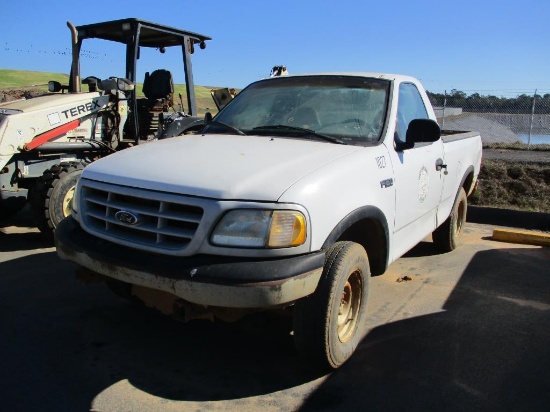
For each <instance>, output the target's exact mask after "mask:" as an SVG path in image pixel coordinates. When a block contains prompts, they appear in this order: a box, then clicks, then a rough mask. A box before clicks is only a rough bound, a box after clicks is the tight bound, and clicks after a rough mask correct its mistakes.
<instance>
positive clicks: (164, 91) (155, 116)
mask: <svg viewBox="0 0 550 412" xmlns="http://www.w3.org/2000/svg"><path fill="white" fill-rule="evenodd" d="M142 91H143V94H144V95H145V99H138V101H137V105H138V116H139V130H140V138H141V139H150V138H152V137H154V136H155V135H156V133H157V131H158V127H159V115H160V113H162V112H168V111H169V110H170V109H173V107H174V81H173V79H172V73H170V72H169V71H168V70H164V69H159V70H155V71H154V72H152V73H149V72H147V73H145V80H144V81H143V88H142Z"/></svg>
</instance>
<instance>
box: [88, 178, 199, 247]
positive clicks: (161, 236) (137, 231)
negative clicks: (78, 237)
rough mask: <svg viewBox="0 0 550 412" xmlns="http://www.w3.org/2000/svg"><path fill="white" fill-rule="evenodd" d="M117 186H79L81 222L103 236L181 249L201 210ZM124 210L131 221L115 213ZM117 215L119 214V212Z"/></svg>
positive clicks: (187, 240)
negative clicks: (130, 217)
mask: <svg viewBox="0 0 550 412" xmlns="http://www.w3.org/2000/svg"><path fill="white" fill-rule="evenodd" d="M124 192H128V189H126V190H124V189H122V188H120V187H118V186H112V187H111V186H110V187H108V188H105V187H102V188H97V187H90V186H86V185H85V184H83V185H82V190H81V192H80V195H81V199H80V200H81V203H80V204H81V205H82V218H83V221H84V222H83V223H84V224H85V226H86V227H88V229H90V230H92V231H94V232H98V233H101V235H102V237H104V238H105V237H107V238H113V239H118V240H122V241H124V243H127V244H128V243H131V244H140V245H143V246H146V247H147V249H153V250H155V249H160V250H172V251H176V250H180V251H181V250H184V249H185V248H186V247H187V246H188V245H189V243H190V242H191V240H192V239H193V236H194V235H195V232H196V231H197V228H198V226H199V223H200V221H201V218H202V216H203V213H204V211H203V209H202V208H201V207H198V206H195V205H190V204H186V203H185V202H184V201H183V200H182V202H181V203H180V202H179V201H175V200H173V199H170V200H166V199H162V197H163V196H161V195H160V194H158V193H156V192H147V191H142V192H141V193H140V194H139V195H133V194H128V193H124ZM117 212H121V213H122V212H127V213H126V215H128V214H130V215H131V216H132V217H135V218H136V220H137V221H136V222H132V223H133V224H129V223H124V222H123V221H122V220H123V219H122V220H119V219H117V217H116V216H115V215H116V213H117ZM119 215H120V214H119Z"/></svg>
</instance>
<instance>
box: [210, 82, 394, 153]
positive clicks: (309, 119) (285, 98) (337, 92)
mask: <svg viewBox="0 0 550 412" xmlns="http://www.w3.org/2000/svg"><path fill="white" fill-rule="evenodd" d="M389 87H390V82H389V81H387V80H381V79H374V78H367V77H359V76H357V77H356V76H339V75H315V76H296V77H279V78H275V79H267V80H262V81H259V82H256V83H253V84H251V85H250V86H248V87H247V88H245V89H244V90H243V91H242V92H241V93H239V94H238V95H237V96H236V97H235V99H234V100H233V101H232V102H231V103H230V104H229V105H228V106H226V107H225V108H224V109H223V110H222V111H221V112H220V113H219V114H218V115H217V116H216V117H215V118H214V120H215V122H213V124H212V127H209V128H207V130H206V132H214V133H216V132H217V133H228V132H229V133H231V132H230V131H228V130H229V129H228V128H227V127H220V124H223V125H225V126H231V127H232V128H234V129H237V130H238V131H239V132H242V133H243V134H247V135H248V134H252V135H259V134H260V135H274V136H291V137H303V138H324V139H323V140H325V141H333V142H337V143H346V144H363V143H369V142H375V141H378V140H379V139H380V136H381V133H382V130H383V126H384V118H385V113H386V108H387V104H388V94H389V93H388V91H389Z"/></svg>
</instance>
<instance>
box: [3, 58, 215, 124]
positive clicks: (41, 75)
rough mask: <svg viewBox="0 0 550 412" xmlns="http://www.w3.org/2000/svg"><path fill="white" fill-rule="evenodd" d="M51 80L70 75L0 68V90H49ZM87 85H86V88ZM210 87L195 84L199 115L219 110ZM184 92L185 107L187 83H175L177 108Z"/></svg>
mask: <svg viewBox="0 0 550 412" xmlns="http://www.w3.org/2000/svg"><path fill="white" fill-rule="evenodd" d="M50 80H55V81H58V82H60V83H61V84H68V83H69V75H68V74H62V73H49V72H34V71H25V70H9V69H0V92H1V91H2V90H5V89H24V90H29V89H36V90H40V91H42V92H47V91H48V82H49V81H50ZM142 87H143V84H142V83H138V84H137V85H136V90H137V94H138V96H140V95H141V96H143V94H142V92H141V89H142ZM85 88H86V86H85V85H84V90H86V89H85ZM210 90H211V88H210V87H204V86H195V98H196V101H197V110H198V112H199V115H204V113H206V112H207V111H210V112H211V113H212V114H215V113H216V112H217V109H216V105H215V104H214V101H213V100H212V97H211V95H210ZM180 93H181V94H182V99H183V102H184V108H186V107H187V101H186V98H187V95H186V93H185V85H183V84H175V85H174V104H175V106H176V108H177V109H179V107H180V105H179V103H180V100H179V94H180Z"/></svg>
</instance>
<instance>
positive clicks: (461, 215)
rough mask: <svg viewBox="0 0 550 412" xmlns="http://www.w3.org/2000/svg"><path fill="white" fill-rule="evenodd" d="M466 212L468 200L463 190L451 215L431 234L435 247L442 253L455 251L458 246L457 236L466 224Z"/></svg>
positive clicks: (462, 189)
mask: <svg viewBox="0 0 550 412" xmlns="http://www.w3.org/2000/svg"><path fill="white" fill-rule="evenodd" d="M467 210H468V200H467V197H466V191H465V190H464V188H461V189H460V193H459V194H458V197H457V198H456V200H455V204H454V205H453V209H452V210H451V214H450V215H449V217H448V218H447V220H445V222H443V224H442V225H441V226H439V227H438V228H437V229H435V230H434V231H433V233H432V239H433V242H434V245H435V247H436V248H437V249H438V250H440V251H442V252H450V251H452V250H455V249H456V248H457V246H458V244H459V236H460V233H461V232H462V228H463V227H464V224H465V223H466V212H467Z"/></svg>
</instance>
